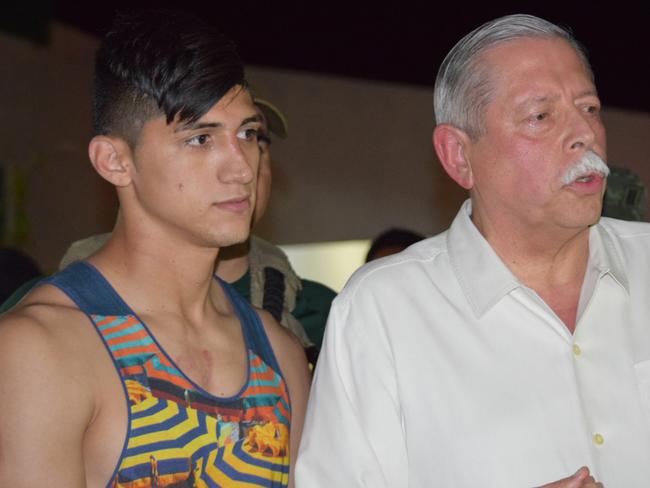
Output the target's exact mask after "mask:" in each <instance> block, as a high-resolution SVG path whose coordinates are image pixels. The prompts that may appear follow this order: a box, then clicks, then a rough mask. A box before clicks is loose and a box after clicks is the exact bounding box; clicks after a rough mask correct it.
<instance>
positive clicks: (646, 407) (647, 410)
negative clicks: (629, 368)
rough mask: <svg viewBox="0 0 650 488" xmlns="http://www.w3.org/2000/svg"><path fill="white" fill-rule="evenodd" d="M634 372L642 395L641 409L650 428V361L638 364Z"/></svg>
mask: <svg viewBox="0 0 650 488" xmlns="http://www.w3.org/2000/svg"><path fill="white" fill-rule="evenodd" d="M634 372H635V373H636V383H637V386H638V387H639V395H641V408H642V409H643V413H644V414H645V415H644V416H645V420H646V425H648V427H650V359H646V360H645V361H641V362H639V363H636V364H635V365H634Z"/></svg>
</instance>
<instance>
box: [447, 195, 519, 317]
mask: <svg viewBox="0 0 650 488" xmlns="http://www.w3.org/2000/svg"><path fill="white" fill-rule="evenodd" d="M471 214H472V202H471V200H469V199H468V200H466V201H465V202H464V203H463V205H462V207H461V209H460V211H459V212H458V215H456V218H455V219H454V221H453V223H452V224H451V227H450V229H449V233H448V234H447V249H448V252H449V259H450V261H451V265H452V266H453V268H454V270H455V272H456V276H457V277H458V281H459V282H460V286H461V288H462V289H463V292H464V293H465V296H466V298H467V301H468V302H469V304H470V307H471V308H472V311H473V312H474V315H475V316H476V317H481V316H482V315H483V314H484V313H485V312H487V311H488V310H489V309H490V308H491V307H492V306H493V305H495V304H496V303H497V302H498V301H499V300H500V299H501V298H502V297H504V296H505V295H507V294H508V293H510V292H511V291H512V290H514V289H515V288H517V287H518V286H521V282H520V281H519V280H518V279H517V277H516V276H515V275H513V274H512V272H511V271H510V270H509V269H508V268H507V267H506V266H505V265H504V264H503V262H502V261H501V259H500V258H499V256H497V254H496V253H495V252H494V249H492V247H491V246H490V244H488V242H487V241H486V240H485V238H484V237H483V235H481V233H480V232H479V231H478V229H477V228H476V226H475V225H474V223H473V222H472V220H471V218H470V217H471Z"/></svg>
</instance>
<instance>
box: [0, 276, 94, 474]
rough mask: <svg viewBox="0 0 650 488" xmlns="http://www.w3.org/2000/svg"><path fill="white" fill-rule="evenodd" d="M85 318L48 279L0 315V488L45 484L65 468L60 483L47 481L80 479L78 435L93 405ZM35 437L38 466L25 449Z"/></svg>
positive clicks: (29, 448)
mask: <svg viewBox="0 0 650 488" xmlns="http://www.w3.org/2000/svg"><path fill="white" fill-rule="evenodd" d="M84 319H85V320H86V321H87V320H88V319H87V318H85V316H84V315H83V314H82V313H81V312H79V310H77V309H76V308H75V307H74V306H73V305H72V304H71V302H68V301H66V299H65V295H63V294H62V293H61V292H59V291H58V290H57V289H56V288H54V287H52V286H50V285H43V286H41V287H39V288H38V289H36V290H34V291H33V292H32V293H30V294H29V295H28V296H27V297H25V298H24V299H23V300H22V301H21V303H20V304H18V306H16V307H14V308H13V309H12V310H10V311H9V312H7V313H5V314H4V315H3V316H2V317H1V318H0V372H1V374H0V392H1V393H0V411H2V412H3V414H2V415H1V416H0V444H2V445H3V446H10V449H6V450H5V451H4V452H3V456H0V485H2V486H45V485H43V484H39V483H41V482H42V481H43V480H45V479H48V478H47V477H48V476H50V477H51V476H52V470H53V469H54V471H55V472H57V473H58V472H61V473H63V472H65V473H66V477H65V482H63V481H62V480H63V478H61V479H59V478H58V475H57V476H56V477H55V479H56V480H59V481H61V483H63V484H57V482H55V483H54V484H52V485H49V486H77V485H76V482H77V481H78V480H82V479H83V465H82V463H81V461H80V460H81V450H82V447H83V436H84V432H85V431H86V428H87V426H88V425H89V424H90V422H91V420H92V417H93V413H94V406H95V402H94V398H93V396H92V389H91V388H88V387H87V386H88V385H89V384H90V383H91V382H92V379H91V378H92V374H93V365H92V363H90V362H89V358H90V357H91V354H92V351H91V350H89V347H88V345H89V343H90V336H89V335H88V334H87V333H84V332H83V330H84V329H86V330H87V329H90V327H88V325H87V323H86V326H85V327H82V321H83V320H84ZM45 412H46V413H47V414H46V415H43V414H44V413H45ZM53 419H56V421H52V420H53ZM34 439H39V441H38V443H39V452H41V454H40V455H39V459H40V460H41V461H42V465H41V463H37V464H38V467H37V466H35V465H34V463H33V456H31V455H30V454H29V453H30V452H31V453H33V452H34V444H33V443H34ZM57 446H58V447H57ZM64 451H65V453H66V455H67V457H64V456H63V454H62V452H64ZM45 460H47V461H45ZM49 460H51V462H50V461H49ZM57 468H58V469H59V471H57ZM72 480H74V482H73V481H72Z"/></svg>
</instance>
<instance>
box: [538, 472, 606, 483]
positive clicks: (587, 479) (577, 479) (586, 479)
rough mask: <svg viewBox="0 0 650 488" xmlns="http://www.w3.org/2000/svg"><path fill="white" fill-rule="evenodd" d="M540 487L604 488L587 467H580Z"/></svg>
mask: <svg viewBox="0 0 650 488" xmlns="http://www.w3.org/2000/svg"><path fill="white" fill-rule="evenodd" d="M540 488H604V486H603V484H602V483H599V482H598V481H596V480H595V479H594V477H593V476H591V475H590V474H589V468H587V467H582V468H580V469H579V470H578V471H576V473H575V474H574V475H572V476H569V477H568V478H564V479H561V480H559V481H555V482H554V483H549V484H548V485H544V486H542V487H540Z"/></svg>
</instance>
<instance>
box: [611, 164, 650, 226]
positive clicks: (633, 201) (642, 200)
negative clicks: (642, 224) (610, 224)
mask: <svg viewBox="0 0 650 488" xmlns="http://www.w3.org/2000/svg"><path fill="white" fill-rule="evenodd" d="M609 169H610V173H609V176H608V177H607V189H606V190H605V196H604V197H603V210H602V215H603V217H612V218H614V219H621V220H636V221H642V220H643V219H644V216H645V211H646V189H645V185H644V184H643V181H642V180H641V178H639V176H638V175H637V174H636V173H634V172H632V171H630V170H629V169H626V168H617V167H615V166H610V167H609Z"/></svg>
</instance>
